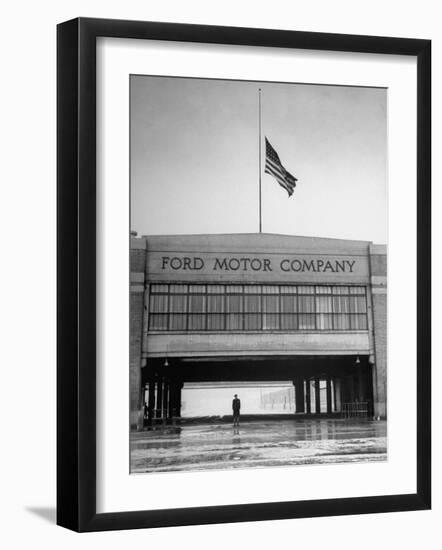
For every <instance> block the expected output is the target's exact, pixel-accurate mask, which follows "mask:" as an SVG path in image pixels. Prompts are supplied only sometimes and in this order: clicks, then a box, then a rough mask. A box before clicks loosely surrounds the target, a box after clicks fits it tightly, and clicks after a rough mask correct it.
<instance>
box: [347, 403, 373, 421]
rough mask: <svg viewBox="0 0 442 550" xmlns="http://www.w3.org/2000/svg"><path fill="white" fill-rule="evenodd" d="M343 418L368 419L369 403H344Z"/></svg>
mask: <svg viewBox="0 0 442 550" xmlns="http://www.w3.org/2000/svg"><path fill="white" fill-rule="evenodd" d="M342 416H343V417H344V418H354V417H367V416H368V401H355V402H352V403H342Z"/></svg>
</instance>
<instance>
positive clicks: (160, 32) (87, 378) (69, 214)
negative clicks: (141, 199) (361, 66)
mask: <svg viewBox="0 0 442 550" xmlns="http://www.w3.org/2000/svg"><path fill="white" fill-rule="evenodd" d="M98 37H114V38H123V39H126V38H131V39H141V40H143V39H144V40H166V41H181V42H197V43H207V44H230V45H247V46H266V47H272V48H281V47H284V48H301V49H309V50H324V51H339V52H359V53H377V54H395V55H403V56H414V57H415V58H416V59H417V174H416V181H417V356H416V358H412V357H410V361H412V360H413V361H414V360H415V361H416V369H417V395H416V399H417V471H416V480H417V491H416V493H415V494H402V495H401V494H397V495H385V496H373V497H361V498H338V499H325V500H310V501H293V502H272V503H266V502H263V503H259V504H241V505H226V506H209V507H198V508H181V509H165V510H139V511H133V512H118V513H97V512H96V472H97V470H96V321H97V315H96V252H97V250H96V240H95V234H96V206H97V205H96V200H97V199H96V108H97V99H96V39H97V38H98ZM57 46H58V59H57V71H58V76H57V92H58V99H57V118H58V123H57V140H58V147H57V161H58V167H57V179H58V200H57V208H58V217H57V219H58V242H57V253H58V263H57V280H58V290H57V321H58V337H57V345H58V351H57V362H58V369H57V415H58V419H57V438H58V441H57V465H58V466H57V523H58V524H59V525H61V526H64V527H66V528H69V529H72V530H75V531H79V532H83V531H104V530H111V529H134V528H147V527H162V526H176V525H196V524H209V523H225V522H242V521H257V520H273V519H285V518H301V517H318V516H329V515H347V514H367V513H375V512H376V513H379V512H397V511H410V510H424V509H429V508H430V506H431V416H430V413H431V372H430V360H431V356H430V353H431V352H430V349H431V341H430V339H431V336H430V334H431V331H430V323H431V305H430V300H431V295H430V292H431V290H430V277H431V275H430V268H431V259H430V258H431V236H430V225H431V217H430V215H431V207H430V205H431V189H430V182H431V179H430V178H431V176H430V164H431V41H429V40H417V39H408V38H388V37H376V36H355V35H338V34H325V33H315V32H297V31H284V30H264V29H254V28H233V27H218V26H202V25H188V24H171V23H159V22H139V21H119V20H106V19H88V18H86V19H84V18H79V19H74V20H71V21H67V22H64V23H61V24H60V25H58V28H57Z"/></svg>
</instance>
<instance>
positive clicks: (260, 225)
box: [258, 88, 262, 233]
mask: <svg viewBox="0 0 442 550" xmlns="http://www.w3.org/2000/svg"><path fill="white" fill-rule="evenodd" d="M258 94H259V232H260V233H262V210H261V170H262V162H261V149H262V145H261V88H259V90H258Z"/></svg>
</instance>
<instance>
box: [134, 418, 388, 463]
mask: <svg viewBox="0 0 442 550" xmlns="http://www.w3.org/2000/svg"><path fill="white" fill-rule="evenodd" d="M130 446H131V473H142V472H171V471H195V470H210V469H217V470H225V469H231V468H248V467H253V468H257V467H263V466H289V465H296V464H333V463H342V462H378V461H383V460H386V459H387V426H386V422H384V421H381V422H372V421H354V420H329V419H321V420H265V421H262V422H244V423H242V424H241V425H240V426H239V428H236V427H235V428H234V427H233V426H232V425H231V424H223V423H219V424H200V425H189V424H188V425H182V426H168V427H166V428H164V429H163V430H153V431H145V432H135V433H132V434H131V438H130Z"/></svg>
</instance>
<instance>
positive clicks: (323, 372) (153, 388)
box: [130, 233, 387, 430]
mask: <svg viewBox="0 0 442 550" xmlns="http://www.w3.org/2000/svg"><path fill="white" fill-rule="evenodd" d="M130 279H131V288H130V409H131V410H130V414H131V416H130V418H131V427H132V429H134V430H136V429H140V428H141V427H142V426H143V422H146V420H144V421H143V417H144V416H145V417H146V418H147V419H149V420H152V419H155V418H161V419H164V420H165V421H167V420H169V419H172V418H173V419H176V418H178V417H180V414H181V392H182V389H183V387H184V386H185V384H186V383H187V384H192V385H193V386H195V384H198V383H206V384H207V383H213V384H216V382H221V381H229V382H240V381H241V382H244V381H247V382H254V383H256V382H260V381H262V382H264V381H266V382H268V381H290V382H291V383H293V385H294V391H295V401H296V412H295V413H294V414H295V415H302V416H303V417H304V418H305V417H306V416H309V415H318V414H324V415H329V416H333V415H342V414H344V413H345V414H351V413H352V412H353V413H355V414H365V415H367V416H370V417H376V418H377V417H380V418H385V417H386V410H387V409H386V395H387V394H386V392H387V388H386V384H387V341H386V339H387V322H386V319H387V256H386V246H385V245H376V244H373V243H371V242H367V241H351V240H340V239H324V238H314V237H296V236H288V235H273V234H266V233H257V234H225V235H171V236H147V237H132V238H131V249H130ZM320 395H325V399H323V398H320Z"/></svg>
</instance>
